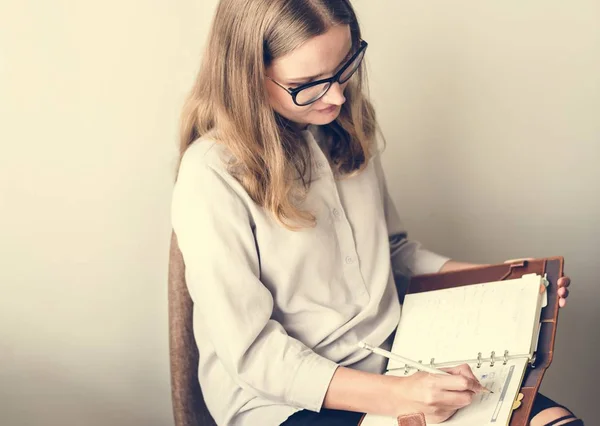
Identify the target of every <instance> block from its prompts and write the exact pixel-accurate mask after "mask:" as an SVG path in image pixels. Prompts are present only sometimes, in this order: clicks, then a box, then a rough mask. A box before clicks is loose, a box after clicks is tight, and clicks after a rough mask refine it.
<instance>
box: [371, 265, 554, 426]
mask: <svg viewBox="0 0 600 426" xmlns="http://www.w3.org/2000/svg"><path fill="white" fill-rule="evenodd" d="M548 284H549V283H548V281H547V280H546V278H545V275H540V274H538V273H529V274H525V275H522V276H521V277H518V278H513V279H507V280H500V281H491V282H483V283H479V284H470V285H462V286H461V285H458V286H453V287H450V288H441V289H437V290H433V291H423V292H415V293H410V292H409V294H407V295H406V296H405V298H404V303H403V307H402V314H401V318H400V322H399V324H398V328H397V331H396V336H395V338H394V342H393V345H392V349H391V351H392V352H394V353H398V354H400V355H402V356H404V357H406V358H409V359H413V360H415V361H418V362H420V363H423V364H427V365H431V366H433V367H436V368H444V367H451V366H455V365H459V364H464V363H467V364H469V365H470V366H471V369H472V370H473V372H474V374H475V376H477V378H478V379H479V380H480V382H481V383H482V384H483V385H484V386H486V387H487V388H488V389H490V390H492V391H493V393H481V394H477V395H476V397H475V399H474V400H473V403H471V404H470V405H469V406H467V407H465V408H463V409H461V410H459V411H458V412H457V413H456V414H455V415H454V416H452V417H451V418H450V419H448V420H447V421H445V422H444V423H443V424H444V425H448V426H485V425H502V426H504V425H508V424H509V422H510V418H511V414H512V411H513V403H514V402H515V400H516V399H517V396H518V395H519V391H520V389H521V385H522V382H523V379H524V376H525V373H526V370H527V367H528V366H529V365H530V363H531V362H532V361H533V360H534V356H535V353H536V350H537V345H538V337H539V333H540V329H541V312H542V308H543V307H545V306H546V305H547V304H548V292H547V286H548ZM367 343H368V342H367ZM416 371H417V370H415V369H412V368H410V367H408V366H406V365H403V364H401V363H399V362H397V361H393V360H391V361H389V362H388V365H387V372H386V374H391V375H396V376H408V375H411V374H414V373H415V372H416ZM540 380H541V379H540ZM397 424H398V423H397V420H396V419H395V418H391V417H383V416H376V415H371V414H369V415H366V416H365V417H364V418H363V420H362V422H361V426H391V425H397ZM429 424H431V423H429Z"/></svg>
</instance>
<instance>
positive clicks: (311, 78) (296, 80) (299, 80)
mask: <svg viewBox="0 0 600 426" xmlns="http://www.w3.org/2000/svg"><path fill="white" fill-rule="evenodd" d="M354 53H355V51H354V46H351V47H350V50H349V51H348V53H347V54H346V56H345V57H344V59H342V62H340V63H339V64H338V66H337V67H336V71H337V70H339V69H340V67H341V66H342V65H343V64H344V63H346V61H347V60H348V59H350V57H352V55H353V54H354ZM325 74H326V73H321V74H317V75H311V76H309V77H298V78H288V79H286V80H285V81H286V82H287V83H292V84H293V83H296V84H298V83H302V82H310V81H314V80H316V79H318V78H319V77H323V76H324V75H325Z"/></svg>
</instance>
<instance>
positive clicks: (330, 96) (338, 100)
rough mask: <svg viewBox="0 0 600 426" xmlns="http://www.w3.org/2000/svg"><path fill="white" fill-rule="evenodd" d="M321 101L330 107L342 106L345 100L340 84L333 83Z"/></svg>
mask: <svg viewBox="0 0 600 426" xmlns="http://www.w3.org/2000/svg"><path fill="white" fill-rule="evenodd" d="M322 99H323V102H325V103H327V104H330V105H342V104H343V103H344V102H346V98H345V97H344V89H342V86H340V83H333V85H332V86H331V87H330V88H329V90H328V91H327V93H325V95H324V96H323V98H322Z"/></svg>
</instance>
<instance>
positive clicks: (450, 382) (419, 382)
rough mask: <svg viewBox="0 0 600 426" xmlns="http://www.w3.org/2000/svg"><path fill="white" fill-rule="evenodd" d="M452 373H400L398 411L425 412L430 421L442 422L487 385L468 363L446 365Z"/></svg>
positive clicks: (397, 396)
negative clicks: (482, 383)
mask: <svg viewBox="0 0 600 426" xmlns="http://www.w3.org/2000/svg"><path fill="white" fill-rule="evenodd" d="M444 370H445V371H447V372H449V373H450V375H442V374H430V373H424V372H418V373H415V374H413V375H412V376H408V377H398V379H399V380H398V385H397V386H395V387H394V388H393V389H394V391H395V393H396V395H395V398H396V400H397V401H398V410H397V411H398V413H397V414H398V415H399V414H410V413H417V412H420V413H423V414H424V415H425V419H426V420H427V423H441V422H443V421H445V420H447V419H449V418H450V417H452V416H453V415H454V413H455V412H456V411H457V410H458V409H460V408H463V407H466V406H467V405H469V404H470V403H471V402H472V401H473V397H474V396H475V394H476V393H477V392H482V391H484V390H485V388H484V387H483V386H482V385H481V384H480V383H479V382H478V380H477V378H476V377H475V375H474V374H473V372H472V371H471V368H470V367H469V366H468V365H467V364H463V365H460V366H457V367H453V368H449V369H444Z"/></svg>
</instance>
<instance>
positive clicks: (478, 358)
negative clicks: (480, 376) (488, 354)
mask: <svg viewBox="0 0 600 426" xmlns="http://www.w3.org/2000/svg"><path fill="white" fill-rule="evenodd" d="M480 367H481V352H479V353H478V354H477V368H480Z"/></svg>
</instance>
